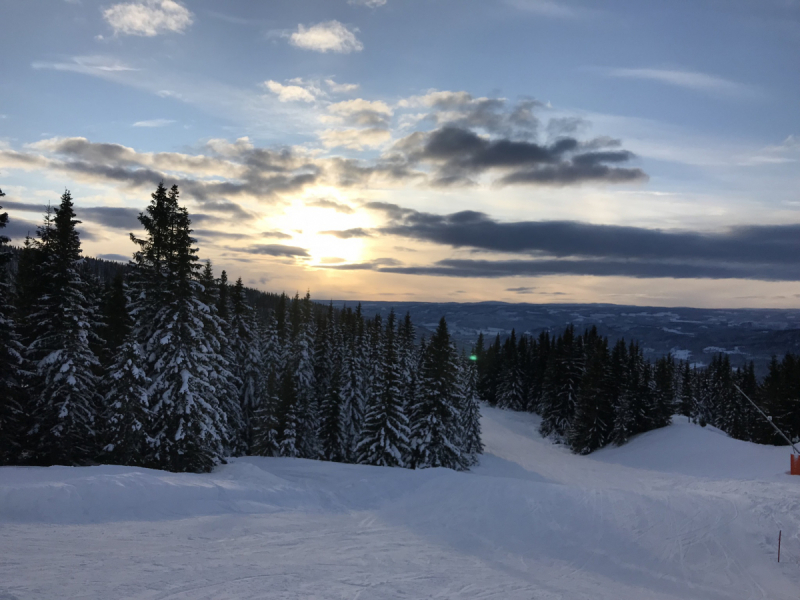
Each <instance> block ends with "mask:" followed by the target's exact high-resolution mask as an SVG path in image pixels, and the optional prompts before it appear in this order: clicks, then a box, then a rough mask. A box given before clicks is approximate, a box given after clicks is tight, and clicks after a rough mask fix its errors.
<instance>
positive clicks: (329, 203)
mask: <svg viewBox="0 0 800 600" xmlns="http://www.w3.org/2000/svg"><path fill="white" fill-rule="evenodd" d="M306 206H311V207H316V208H330V209H333V210H335V211H336V212H338V213H343V214H346V215H352V214H353V213H354V212H356V211H355V210H354V209H353V208H352V207H351V206H348V205H347V204H344V203H342V202H336V201H335V200H329V199H328V198H320V199H318V200H311V201H309V202H306Z"/></svg>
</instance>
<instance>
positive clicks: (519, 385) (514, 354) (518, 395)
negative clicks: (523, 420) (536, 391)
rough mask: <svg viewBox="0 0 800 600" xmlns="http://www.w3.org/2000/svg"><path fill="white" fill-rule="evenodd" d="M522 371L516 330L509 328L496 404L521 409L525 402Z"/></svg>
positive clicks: (501, 406)
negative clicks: (509, 334) (509, 332)
mask: <svg viewBox="0 0 800 600" xmlns="http://www.w3.org/2000/svg"><path fill="white" fill-rule="evenodd" d="M523 379H524V373H523V371H522V364H521V357H520V356H519V352H518V347H517V335H516V332H515V331H514V330H513V329H512V330H511V337H509V338H508V339H507V340H506V342H505V345H504V346H503V368H502V369H501V371H500V381H499V384H498V386H497V406H498V408H505V409H508V410H523V409H524V408H525V406H526V404H527V401H526V399H525V390H524V388H523Z"/></svg>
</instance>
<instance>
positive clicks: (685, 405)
mask: <svg viewBox="0 0 800 600" xmlns="http://www.w3.org/2000/svg"><path fill="white" fill-rule="evenodd" d="M679 371H680V401H679V405H678V412H680V414H682V415H684V416H685V417H689V418H690V419H691V418H692V417H694V416H695V414H696V412H697V408H696V406H695V405H696V401H695V398H694V378H693V377H692V370H691V368H690V367H689V361H685V362H681V365H680V368H679Z"/></svg>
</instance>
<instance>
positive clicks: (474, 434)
mask: <svg viewBox="0 0 800 600" xmlns="http://www.w3.org/2000/svg"><path fill="white" fill-rule="evenodd" d="M459 380H460V382H461V385H462V390H461V401H462V403H461V407H460V417H461V420H460V423H459V429H460V433H461V459H462V464H463V465H464V467H465V468H469V467H471V466H473V465H476V464H478V456H479V455H481V454H483V442H482V441H481V405H480V397H479V395H478V369H477V366H476V365H475V362H474V361H472V360H469V359H464V360H462V361H461V365H460V376H459Z"/></svg>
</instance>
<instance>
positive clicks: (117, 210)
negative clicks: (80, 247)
mask: <svg viewBox="0 0 800 600" xmlns="http://www.w3.org/2000/svg"><path fill="white" fill-rule="evenodd" d="M139 212H140V211H139V210H137V209H135V208H123V207H116V206H85V207H84V206H76V207H75V214H76V215H77V216H78V218H79V219H81V220H83V219H85V220H87V221H93V222H95V223H100V224H101V225H105V226H106V227H113V228H115V229H125V230H128V231H131V230H138V229H141V223H139V219H138V217H139Z"/></svg>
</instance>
